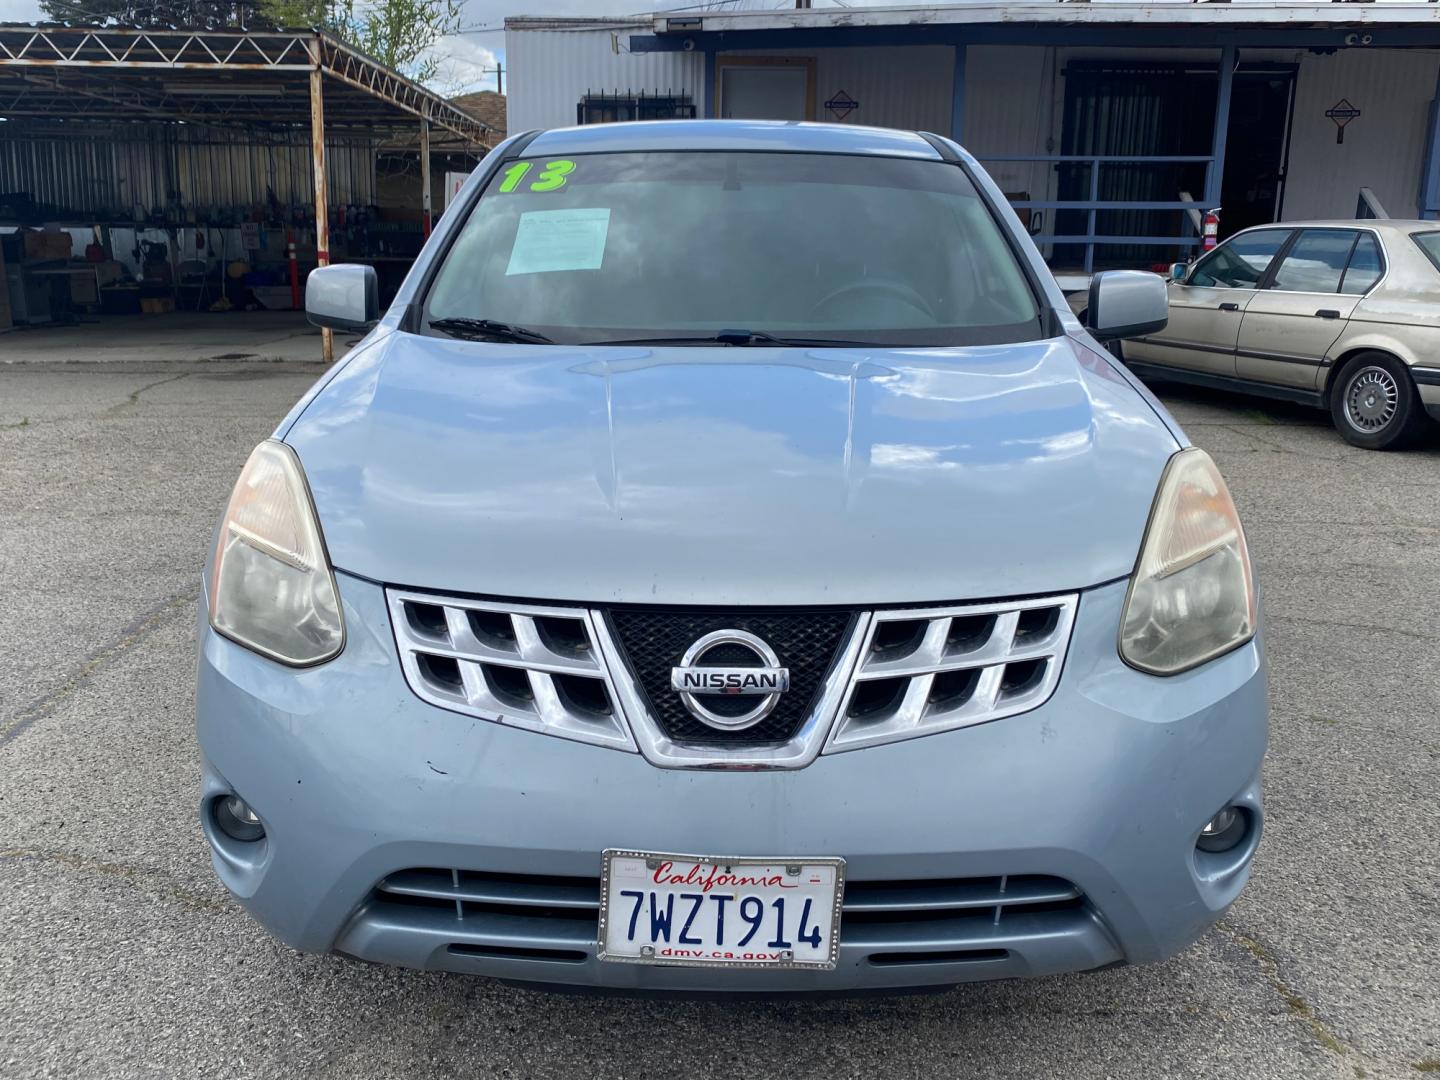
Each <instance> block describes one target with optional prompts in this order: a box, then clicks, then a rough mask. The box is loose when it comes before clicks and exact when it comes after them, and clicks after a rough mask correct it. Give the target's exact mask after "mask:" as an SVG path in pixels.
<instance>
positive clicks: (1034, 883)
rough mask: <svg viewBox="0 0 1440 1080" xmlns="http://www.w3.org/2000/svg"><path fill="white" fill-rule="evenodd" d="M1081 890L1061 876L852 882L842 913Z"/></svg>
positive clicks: (1027, 900)
mask: <svg viewBox="0 0 1440 1080" xmlns="http://www.w3.org/2000/svg"><path fill="white" fill-rule="evenodd" d="M1079 896H1080V890H1079V889H1077V888H1076V887H1075V886H1074V885H1072V884H1071V883H1070V882H1068V881H1065V880H1064V879H1062V878H1048V877H1047V878H1041V877H1037V878H1033V879H1029V880H1025V879H1018V878H1010V879H1008V881H1006V880H1004V879H1000V878H968V879H960V880H957V881H914V882H903V883H896V884H886V885H884V886H876V885H873V884H871V885H867V884H866V883H865V882H854V883H850V884H848V885H847V886H846V891H845V914H846V915H851V916H853V915H854V914H855V913H857V912H875V911H887V912H888V911H935V910H950V909H960V908H981V909H986V910H988V909H991V908H1004V907H1007V906H1014V905H1019V904H1053V903H1060V902H1062V901H1065V900H1075V899H1077V898H1078V897H1079Z"/></svg>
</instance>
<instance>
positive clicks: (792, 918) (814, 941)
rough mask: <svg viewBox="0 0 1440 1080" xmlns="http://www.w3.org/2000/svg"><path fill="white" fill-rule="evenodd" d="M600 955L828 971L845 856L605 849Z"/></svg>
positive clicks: (836, 940) (835, 946)
mask: <svg viewBox="0 0 1440 1080" xmlns="http://www.w3.org/2000/svg"><path fill="white" fill-rule="evenodd" d="M601 884H602V890H601V897H600V943H599V944H600V949H599V951H600V958H601V959H602V960H610V961H617V962H620V963H628V964H669V965H684V966H692V967H711V966H715V967H776V968H826V969H828V968H833V967H834V966H835V961H836V958H837V956H838V955H839V950H840V902H841V899H842V897H843V895H844V891H845V860H844V859H804V860H800V859H759V858H728V857H725V858H722V857H719V856H716V857H713V858H702V857H700V856H696V855H661V854H656V853H653V852H644V851H614V850H611V851H607V852H605V862H604V868H603V870H602V873H601Z"/></svg>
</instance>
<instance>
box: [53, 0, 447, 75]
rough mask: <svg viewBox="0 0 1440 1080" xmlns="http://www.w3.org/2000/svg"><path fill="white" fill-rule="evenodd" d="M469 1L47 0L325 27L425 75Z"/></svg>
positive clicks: (76, 6)
mask: <svg viewBox="0 0 1440 1080" xmlns="http://www.w3.org/2000/svg"><path fill="white" fill-rule="evenodd" d="M460 4H461V0H40V7H41V10H42V11H44V13H45V17H46V18H47V19H49V20H50V21H52V22H57V23H62V24H64V25H66V26H135V27H142V28H145V29H152V28H159V27H174V28H176V29H187V30H222V29H234V28H250V29H257V30H263V29H273V28H275V27H278V26H283V27H291V28H294V27H317V28H319V29H322V30H328V31H330V32H331V33H333V34H334V35H335V36H336V37H340V38H344V39H345V40H346V41H349V42H351V43H353V44H355V45H357V46H359V47H360V48H361V49H362V50H364V51H365V52H367V53H369V54H370V55H371V56H373V57H374V58H375V59H376V60H378V61H380V63H382V64H384V65H385V66H386V67H390V68H394V69H395V70H396V71H399V72H401V73H402V74H405V75H408V76H410V77H411V78H412V79H414V80H416V81H417V82H427V81H428V80H430V79H433V78H435V76H436V75H438V74H439V70H440V57H438V56H436V55H435V53H434V51H433V48H432V47H433V46H434V44H435V43H436V42H437V41H438V40H440V38H442V37H444V36H445V35H447V34H451V33H454V32H455V29H456V28H457V27H458V26H459V25H460Z"/></svg>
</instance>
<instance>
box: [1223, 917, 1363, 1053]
mask: <svg viewBox="0 0 1440 1080" xmlns="http://www.w3.org/2000/svg"><path fill="white" fill-rule="evenodd" d="M1215 928H1216V929H1217V930H1219V931H1220V932H1221V933H1223V934H1225V935H1226V936H1227V937H1228V938H1230V940H1232V941H1234V942H1235V943H1236V944H1237V945H1239V946H1240V947H1241V948H1243V949H1244V950H1245V951H1246V952H1248V953H1249V954H1250V955H1251V956H1253V957H1254V958H1255V960H1256V962H1257V963H1258V964H1259V965H1260V974H1261V975H1262V976H1263V977H1264V979H1265V981H1266V982H1267V983H1268V984H1269V985H1270V988H1271V989H1272V990H1274V991H1275V993H1276V994H1277V995H1278V996H1279V998H1280V1000H1281V1001H1283V1002H1284V1003H1285V1008H1286V1009H1287V1010H1288V1011H1289V1013H1290V1015H1291V1016H1292V1017H1294V1018H1295V1019H1297V1020H1299V1021H1300V1022H1301V1023H1303V1024H1304V1025H1305V1027H1306V1028H1307V1029H1308V1030H1309V1032H1310V1036H1311V1038H1313V1039H1314V1040H1315V1041H1316V1042H1317V1043H1319V1044H1320V1045H1321V1046H1323V1047H1324V1048H1325V1049H1326V1050H1328V1051H1330V1053H1332V1054H1334V1055H1335V1056H1336V1057H1339V1058H1349V1059H1351V1060H1354V1061H1361V1062H1365V1064H1370V1061H1369V1060H1368V1059H1367V1058H1366V1056H1365V1055H1364V1054H1362V1053H1361V1052H1360V1051H1359V1050H1357V1049H1355V1047H1353V1046H1350V1045H1348V1044H1347V1043H1345V1042H1344V1041H1343V1040H1342V1039H1341V1038H1340V1037H1339V1036H1338V1035H1336V1034H1335V1033H1334V1032H1333V1031H1331V1030H1330V1028H1329V1027H1328V1026H1326V1024H1325V1022H1324V1021H1323V1020H1321V1019H1320V1018H1319V1017H1318V1016H1316V1015H1315V1010H1314V1009H1313V1008H1312V1007H1311V1005H1310V1003H1309V1002H1308V1001H1306V1000H1305V998H1304V997H1303V996H1301V995H1300V994H1299V993H1298V992H1296V991H1295V990H1294V989H1293V988H1292V987H1291V986H1290V984H1289V983H1287V982H1286V981H1285V980H1284V979H1283V978H1282V977H1281V975H1280V964H1279V961H1277V960H1276V959H1275V956H1274V954H1273V953H1271V951H1270V950H1269V949H1268V948H1266V947H1265V946H1264V945H1262V944H1261V943H1260V942H1259V941H1258V940H1256V939H1255V938H1254V937H1252V936H1251V935H1249V934H1247V933H1245V932H1244V931H1242V930H1240V929H1239V927H1237V926H1236V925H1235V924H1234V923H1233V922H1231V921H1230V919H1228V918H1224V919H1221V920H1220V921H1219V922H1218V923H1216V924H1215ZM1355 1072H1356V1075H1357V1076H1364V1075H1365V1069H1364V1068H1363V1066H1359V1065H1357V1066H1356V1067H1355Z"/></svg>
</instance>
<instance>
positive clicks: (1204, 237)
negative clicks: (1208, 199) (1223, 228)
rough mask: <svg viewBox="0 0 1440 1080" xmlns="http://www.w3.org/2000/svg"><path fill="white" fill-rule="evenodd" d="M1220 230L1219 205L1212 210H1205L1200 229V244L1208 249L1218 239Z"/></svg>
mask: <svg viewBox="0 0 1440 1080" xmlns="http://www.w3.org/2000/svg"><path fill="white" fill-rule="evenodd" d="M1219 232H1220V207H1218V206H1217V207H1216V208H1215V209H1214V210H1206V211H1205V221H1204V225H1203V226H1202V228H1201V230H1200V237H1201V239H1200V246H1201V247H1202V248H1203V249H1204V250H1206V251H1209V250H1210V249H1211V248H1213V247H1214V246H1215V244H1216V242H1217V241H1218V239H1219Z"/></svg>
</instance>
